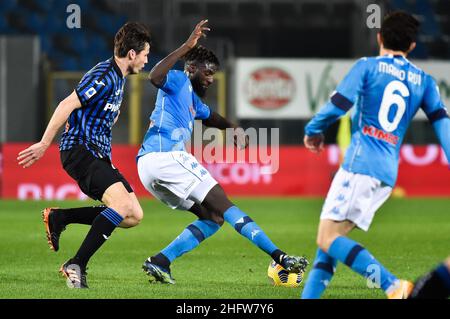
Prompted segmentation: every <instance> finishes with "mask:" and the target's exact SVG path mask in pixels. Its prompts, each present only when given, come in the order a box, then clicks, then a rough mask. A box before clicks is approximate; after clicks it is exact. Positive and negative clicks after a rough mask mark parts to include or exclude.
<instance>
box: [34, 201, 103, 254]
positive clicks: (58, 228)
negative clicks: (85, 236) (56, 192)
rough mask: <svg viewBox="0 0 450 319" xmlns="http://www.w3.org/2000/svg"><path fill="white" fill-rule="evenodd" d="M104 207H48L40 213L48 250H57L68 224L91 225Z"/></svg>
mask: <svg viewBox="0 0 450 319" xmlns="http://www.w3.org/2000/svg"><path fill="white" fill-rule="evenodd" d="M105 208H106V206H103V205H102V206H91V207H77V208H56V207H48V208H45V209H44V210H43V211H42V219H43V221H44V225H45V232H46V234H47V241H48V244H49V246H50V249H52V250H53V251H58V250H59V238H60V236H61V233H62V232H63V231H64V230H65V229H66V226H67V225H70V224H83V225H92V222H93V221H94V219H95V218H96V217H97V216H98V214H100V213H101V212H102V211H104V210H105Z"/></svg>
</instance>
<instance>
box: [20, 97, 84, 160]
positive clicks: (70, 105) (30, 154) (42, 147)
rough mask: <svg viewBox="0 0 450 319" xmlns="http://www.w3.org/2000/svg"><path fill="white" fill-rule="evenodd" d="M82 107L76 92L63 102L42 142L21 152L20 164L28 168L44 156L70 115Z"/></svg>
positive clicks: (57, 109) (54, 114)
mask: <svg viewBox="0 0 450 319" xmlns="http://www.w3.org/2000/svg"><path fill="white" fill-rule="evenodd" d="M80 107H81V103H80V100H79V99H78V96H77V95H76V93H75V91H74V92H72V94H70V95H69V96H68V97H66V98H65V99H64V100H62V101H61V102H60V103H59V105H58V107H57V108H56V110H55V112H54V113H53V115H52V118H51V119H50V122H49V123H48V125H47V128H46V130H45V132H44V135H43V136H42V139H41V141H40V142H38V143H36V144H33V145H31V146H30V147H28V148H27V149H25V150H23V151H21V152H20V153H19V155H18V157H17V161H18V164H19V165H21V166H23V168H27V167H30V166H31V165H33V164H34V163H35V162H37V161H38V160H39V159H40V158H41V157H42V156H44V153H45V151H46V150H47V148H48V147H49V146H50V144H51V143H52V141H53V139H54V138H55V135H56V134H57V133H58V130H59V129H60V128H61V126H63V125H64V123H65V122H66V121H67V119H68V118H69V115H70V113H72V111H73V110H75V109H77V108H80Z"/></svg>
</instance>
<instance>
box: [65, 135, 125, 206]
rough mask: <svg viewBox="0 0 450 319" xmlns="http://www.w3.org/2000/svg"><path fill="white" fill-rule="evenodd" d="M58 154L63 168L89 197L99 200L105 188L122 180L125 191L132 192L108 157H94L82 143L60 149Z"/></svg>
mask: <svg viewBox="0 0 450 319" xmlns="http://www.w3.org/2000/svg"><path fill="white" fill-rule="evenodd" d="M60 156H61V163H62V166H63V168H64V170H65V171H66V172H67V173H68V174H69V175H70V177H72V178H73V179H74V180H75V181H76V182H77V183H78V186H79V187H80V189H81V191H82V192H83V193H85V194H86V195H88V196H89V197H91V198H93V199H96V200H100V201H101V199H102V197H103V193H105V191H106V189H107V188H108V187H109V186H111V185H113V184H115V183H117V182H122V184H123V185H124V186H125V188H126V189H127V191H128V192H129V193H133V189H132V188H131V186H130V184H129V183H128V182H127V180H126V179H125V178H124V177H123V176H122V174H120V172H119V170H118V169H117V168H114V166H112V164H111V162H110V160H109V158H97V157H95V156H94V155H92V153H91V152H89V151H88V150H87V149H86V147H85V146H84V145H83V144H80V145H77V146H74V147H73V148H72V149H70V150H68V151H61V152H60Z"/></svg>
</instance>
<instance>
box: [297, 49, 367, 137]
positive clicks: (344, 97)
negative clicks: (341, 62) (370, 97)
mask: <svg viewBox="0 0 450 319" xmlns="http://www.w3.org/2000/svg"><path fill="white" fill-rule="evenodd" d="M366 69H367V58H362V59H360V60H358V61H357V62H356V63H355V64H354V65H353V67H352V69H351V70H350V71H349V72H348V73H347V75H346V76H345V78H344V79H343V80H342V82H341V83H339V85H338V87H337V88H336V91H334V92H333V94H332V95H331V97H330V101H328V102H327V103H326V104H325V105H324V106H323V107H322V108H321V109H320V110H319V112H317V114H316V115H314V117H313V118H312V120H311V121H309V122H308V124H307V125H306V126H305V134H306V135H308V136H312V135H317V134H320V133H322V132H324V131H325V130H326V129H327V128H328V126H330V125H331V124H332V123H334V122H335V121H336V120H338V119H339V118H340V117H341V116H343V115H345V113H347V111H348V110H350V109H351V108H352V106H353V104H355V101H356V99H357V97H358V95H359V94H360V92H361V91H362V88H363V86H364V81H365V73H366Z"/></svg>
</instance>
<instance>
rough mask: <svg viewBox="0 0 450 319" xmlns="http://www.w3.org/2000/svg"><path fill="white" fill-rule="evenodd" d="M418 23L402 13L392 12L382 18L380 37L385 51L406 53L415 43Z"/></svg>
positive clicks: (410, 16) (407, 14)
mask: <svg viewBox="0 0 450 319" xmlns="http://www.w3.org/2000/svg"><path fill="white" fill-rule="evenodd" d="M419 26H420V22H419V21H418V20H417V19H416V18H414V17H413V16H412V15H411V14H409V13H407V12H404V11H394V12H391V13H389V14H387V15H386V16H385V17H384V20H383V24H382V25H381V29H380V35H381V39H382V40H383V45H384V47H385V48H386V49H390V50H395V51H402V52H407V51H408V50H409V47H410V45H411V43H413V42H416V37H417V33H418V31H419Z"/></svg>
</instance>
